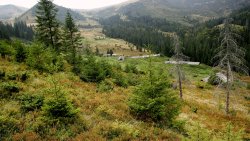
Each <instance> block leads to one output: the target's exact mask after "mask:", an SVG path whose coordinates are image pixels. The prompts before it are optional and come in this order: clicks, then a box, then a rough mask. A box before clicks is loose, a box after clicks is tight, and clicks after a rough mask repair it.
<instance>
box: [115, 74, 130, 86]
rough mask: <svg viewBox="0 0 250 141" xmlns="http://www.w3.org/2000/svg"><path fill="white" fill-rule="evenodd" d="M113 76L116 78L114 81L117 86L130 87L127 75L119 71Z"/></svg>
mask: <svg viewBox="0 0 250 141" xmlns="http://www.w3.org/2000/svg"><path fill="white" fill-rule="evenodd" d="M113 78H114V83H115V84H116V85H117V86H120V87H124V88H127V87H128V80H127V79H126V77H125V76H123V75H122V73H118V72H117V73H116V74H114V76H113Z"/></svg>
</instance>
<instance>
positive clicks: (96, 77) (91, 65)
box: [78, 55, 112, 82]
mask: <svg viewBox="0 0 250 141" xmlns="http://www.w3.org/2000/svg"><path fill="white" fill-rule="evenodd" d="M111 73H112V71H111V66H110V65H109V64H108V63H107V62H105V61H97V60H96V58H95V57H94V56H92V55H90V56H88V57H87V59H86V60H84V61H83V67H81V69H80V73H79V74H78V75H79V76H80V79H81V80H83V81H85V82H101V81H102V80H104V79H105V78H107V77H109V76H110V75H111Z"/></svg>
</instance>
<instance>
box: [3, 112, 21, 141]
mask: <svg viewBox="0 0 250 141" xmlns="http://www.w3.org/2000/svg"><path fill="white" fill-rule="evenodd" d="M18 130H19V128H18V122H17V120H15V119H13V118H10V117H4V116H0V140H5V138H6V137H10V136H11V135H12V134H13V133H15V132H17V131H18Z"/></svg>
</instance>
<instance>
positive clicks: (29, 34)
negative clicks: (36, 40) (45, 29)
mask: <svg viewBox="0 0 250 141" xmlns="http://www.w3.org/2000/svg"><path fill="white" fill-rule="evenodd" d="M33 36H34V31H33V29H32V27H31V26H27V24H26V23H25V22H15V23H14V25H11V24H4V23H3V22H0V39H7V40H9V39H10V38H11V37H16V38H20V39H24V40H28V41H31V40H32V39H33Z"/></svg>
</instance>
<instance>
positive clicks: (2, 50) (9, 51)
mask: <svg viewBox="0 0 250 141" xmlns="http://www.w3.org/2000/svg"><path fill="white" fill-rule="evenodd" d="M14 52H15V50H14V49H13V48H12V47H11V46H10V45H9V44H8V43H6V42H4V41H1V42H0V55H1V56H2V58H5V57H6V56H11V55H13V54H14Z"/></svg>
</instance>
